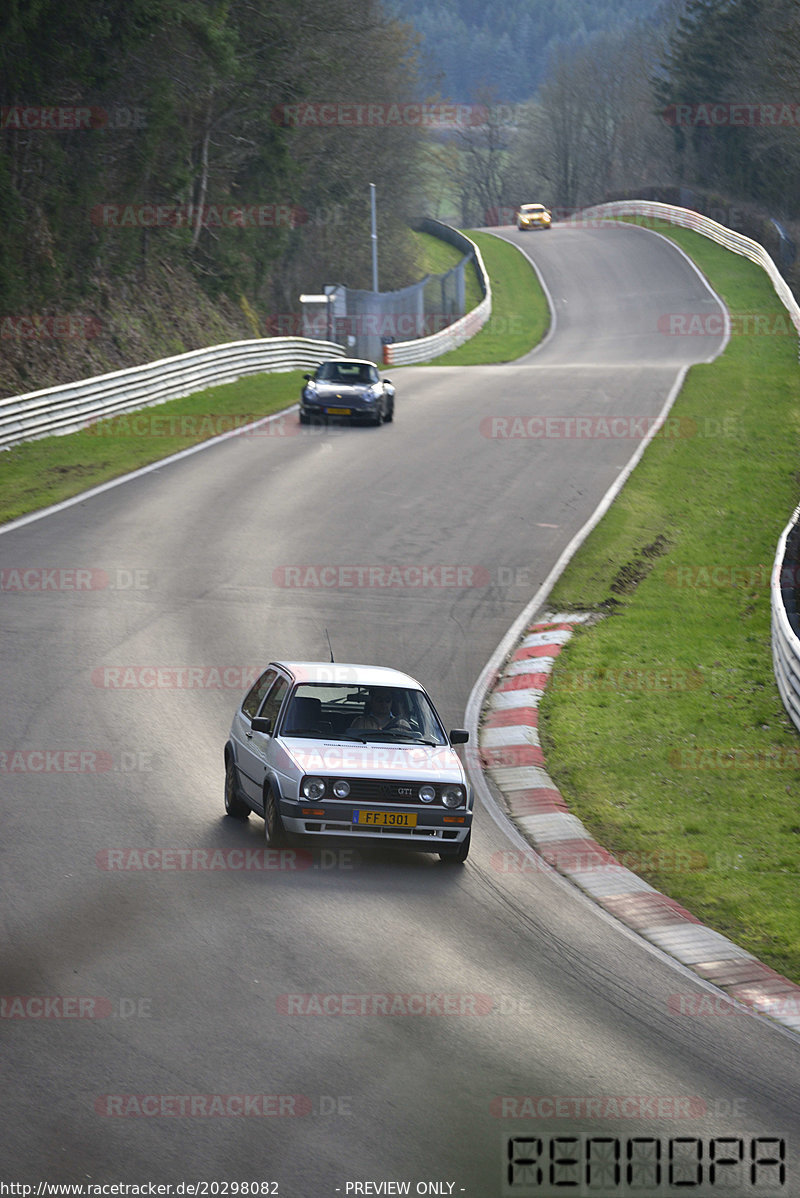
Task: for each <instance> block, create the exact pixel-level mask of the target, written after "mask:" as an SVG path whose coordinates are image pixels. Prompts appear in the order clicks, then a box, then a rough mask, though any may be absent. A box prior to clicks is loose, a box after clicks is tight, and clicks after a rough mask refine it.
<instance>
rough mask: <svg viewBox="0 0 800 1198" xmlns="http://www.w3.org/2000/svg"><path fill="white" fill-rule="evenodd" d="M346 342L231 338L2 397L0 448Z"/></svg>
mask: <svg viewBox="0 0 800 1198" xmlns="http://www.w3.org/2000/svg"><path fill="white" fill-rule="evenodd" d="M344 354H345V350H344V348H343V346H341V345H337V344H336V343H335V342H332V341H312V340H309V339H308V338H305V337H270V338H268V339H263V340H262V339H260V340H253V341H230V342H228V343H227V344H225V345H215V346H211V347H209V348H208V349H196V350H192V351H191V352H189V353H187V354H178V355H177V356H176V357H174V358H162V359H160V361H158V362H148V363H147V364H146V365H144V366H131V367H127V368H126V369H125V370H116V371H114V372H113V373H112V374H102V375H98V376H96V377H95V378H91V379H84V380H83V381H81V382H77V383H63V384H61V385H60V386H58V387H48V388H47V389H46V390H43V391H31V392H29V393H28V394H27V395H17V396H12V397H10V398H8V399H0V448H8V447H9V446H11V445H17V444H19V443H20V442H21V441H33V440H36V439H37V438H39V437H47V436H51V435H53V434H57V433H72V432H76V431H77V430H78V429H81V428H85V427H86V426H87V425H89V424H93V423H94V422H95V421H97V420H100V419H102V418H103V417H108V416H114V415H119V414H120V413H123V412H134V411H136V410H137V409H139V408H143V407H146V406H147V405H149V404H157V403H164V402H165V401H166V400H168V399H179V398H181V397H182V396H184V395H191V394H192V392H194V391H202V390H205V388H206V387H215V386H219V385H220V384H221V383H232V382H235V381H236V379H239V378H243V377H244V376H245V375H248V374H260V373H262V372H264V371H273V370H302V369H303V368H304V367H310V368H313V367H315V366H317V365H318V364H319V363H320V362H322V361H324V360H325V358H341V357H343V356H344Z"/></svg>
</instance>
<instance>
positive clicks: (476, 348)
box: [428, 230, 550, 366]
mask: <svg viewBox="0 0 800 1198" xmlns="http://www.w3.org/2000/svg"><path fill="white" fill-rule="evenodd" d="M467 236H468V237H469V238H470V239H471V240H472V241H474V242H475V244H476V245H477V246H478V249H479V250H480V251H481V256H482V257H483V263H484V266H485V267H486V270H487V272H488V274H489V278H490V280H491V284H492V315H491V319H490V320H488V321H487V323H486V324H485V325H484V327H483V328H482V329H481V331H480V333H477V334H476V335H475V336H474V337H472V338H470V340H469V341H465V342H464V344H463V345H460V346H459V347H458V349H454V350H451V351H450V352H449V353H447V354H442V356H441V357H440V358H434V359H432V361H431V362H430V363H428V365H430V366H485V365H489V364H491V363H493V362H513V361H514V360H515V359H516V358H521V357H522V355H523V354H527V353H529V352H530V350H532V349H533V348H534V346H535V345H538V344H539V342H540V341H541V340H542V338H543V337H544V335H545V333H546V332H547V330H548V328H549V327H550V309H549V308H548V306H547V300H546V298H545V295H544V292H543V291H542V288H541V286H540V284H539V280H538V278H537V277H536V272H535V271H534V270H533V268H532V267H531V264H530V262H528V261H527V259H526V258H525V257H524V256H523V255H522V254H521V253H520V252H519V250H518V249H517V248H516V247H515V246H513V245H511V243H510V242H508V241H502V240H501V239H500V238H499V237H495V236H493V235H492V234H491V233H475V232H474V231H472V230H468V231H467ZM473 306H476V305H473Z"/></svg>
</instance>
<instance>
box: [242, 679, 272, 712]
mask: <svg viewBox="0 0 800 1198" xmlns="http://www.w3.org/2000/svg"><path fill="white" fill-rule="evenodd" d="M277 676H278V672H277V670H265V671H264V673H263V674H262V675H261V677H260V678H259V680H258V682H257V683H256V684H255V686H253V687H252V688H251V690H250V691H249V692H248V693H247V695H246V696H245V700H244V702H243V703H242V711H243V712H244V714H245V715H246V716H247V718H248V719H250V720H252V718H253V716H254V715H255V714H256V712H257V711H258V709H259V707H260V706H261V704H262V702H263V700H264V695H266V693H267V691H268V690H269V688H270V687H271V686H272V684H273V682H274V681H275V679H276V678H277Z"/></svg>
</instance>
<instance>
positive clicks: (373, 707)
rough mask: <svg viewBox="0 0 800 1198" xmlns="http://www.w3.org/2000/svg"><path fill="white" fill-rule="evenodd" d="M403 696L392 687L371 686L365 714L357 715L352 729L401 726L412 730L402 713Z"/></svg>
mask: <svg viewBox="0 0 800 1198" xmlns="http://www.w3.org/2000/svg"><path fill="white" fill-rule="evenodd" d="M401 705H402V698H401V696H400V695H399V694H397V695H396V694H395V691H394V690H392V688H391V687H386V686H373V687H370V689H369V691H368V695H367V704H366V707H365V708H364V714H363V715H359V716H356V718H355V719H354V720H353V722H352V724H351V725H350V729H353V730H356V731H357V730H358V729H364V728H366V729H380V730H381V731H388V730H390V729H392V728H401V729H403V730H404V731H406V732H409V731H410V730H411V724H410V723H409V722H408V720H407V719H405V717H404V715H403V714H402V713H401Z"/></svg>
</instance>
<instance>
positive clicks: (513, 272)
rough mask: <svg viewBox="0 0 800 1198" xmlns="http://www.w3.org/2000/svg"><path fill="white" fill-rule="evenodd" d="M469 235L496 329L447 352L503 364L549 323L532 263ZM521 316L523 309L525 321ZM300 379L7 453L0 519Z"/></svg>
mask: <svg viewBox="0 0 800 1198" xmlns="http://www.w3.org/2000/svg"><path fill="white" fill-rule="evenodd" d="M415 236H416V237H417V239H418V243H419V251H420V268H421V271H422V273H423V274H424V273H431V274H435V273H440V272H442V271H445V270H449V269H450V267H451V266H453V265H454V264H455V263H456V262H458V261H459V260H460V258H461V257H462V255H460V254H459V252H458V250H456V249H455V248H454V247H453V246H450V245H449V244H447V243H446V242H443V241H441V240H439V239H438V238H436V237H430V236H428V235H426V234H416V235H415ZM470 236H472V237H474V238H475V240H479V241H480V243H481V252H482V253H483V254H484V261H485V263H486V269H487V270H488V271H489V274H490V277H491V279H492V287H493V289H495V312H496V323H495V325H494V329H492V328H491V327H490V328H488V329H487V330H484V331H483V332H481V333H480V334H478V336H477V337H475V338H474V340H473V342H469V343H468V344H467V345H464V346H462V347H461V349H459V350H456V351H455V353H454V354H448V355H447V360H448V361H452V360H455V359H456V358H457V357H459V356H460V357H461V358H462V359H465V358H466V357H467V356H469V355H470V354H471V355H472V356H471V357H470V361H473V362H493V361H507V360H508V359H509V358H513V357H518V356H519V355H520V354H522V353H525V352H526V350H527V349H529V348H531V346H532V345H533V344H535V342H536V341H537V340H539V338H540V337H541V336H542V335H543V333H544V331H545V329H546V328H547V308H546V304H545V303H544V296H543V295H542V293H541V289H540V288H539V285H538V282H537V280H536V276H535V275H534V273H533V271H532V270H531V268H530V266H529V265H528V263H527V262H525V259H524V258H523V257H522V255H521V254H519V253H518V252H517V251H516V250H515V249H513V247H512V246H509V245H507V244H506V243H505V242H502V241H499V240H498V239H497V238H496V237H491V236H488V235H482V234H470ZM484 243H485V244H484ZM467 297H468V306H472V307H475V306H477V304H478V303H479V302H480V299H481V295H480V291H479V289H478V284H477V280H476V279H475V277H474V273H473V272H468V292H467ZM537 305H538V306H537ZM531 311H535V313H536V317H535V319H534V318H533V317H531V318H529V317H528V316H527V313H528V312H531ZM522 312H524V313H526V316H525V319H524V320H523V319H522V317H521V316H520V313H522ZM477 343H480V346H478V345H477ZM493 355H494V356H493ZM439 360H440V361H444V360H445V359H439ZM396 370H397V368H396V367H395V368H394V370H393V371H392V374H394V373H395V372H396ZM302 376H303V372H302V371H299V370H298V371H290V372H287V373H280V374H260V375H253V376H252V377H251V378H247V379H241V380H239V382H236V383H227V384H225V385H224V386H221V387H211V388H209V389H208V390H206V391H200V392H196V393H195V394H194V395H190V396H187V397H186V398H184V399H175V400H170V401H169V402H168V403H164V404H158V405H156V406H154V407H150V408H146V409H141V410H140V411H139V412H138V413H130V414H129V415H127V416H120V417H117V418H115V419H114V420H109V421H100V422H99V423H98V424H97V425H96V426H94V427H93V428H92V429H87V430H85V431H82V432H78V433H70V434H68V435H66V436H63V437H44V438H42V440H40V441H31V442H27V443H25V444H23V445H18V446H16V447H14V448H13V449H10V450H7V451H5V452H4V453H3V454H2V455H1V456H0V463H2V470H0V523H4V522H7V521H8V520H13V519H15V518H16V517H18V516H22V515H25V514H26V513H27V512H32V511H35V510H37V509H38V508H42V507H46V506H48V505H49V504H52V503H59V502H60V501H62V500H64V499H69V498H70V497H71V496H73V495H77V494H79V493H80V492H81V491H85V490H88V489H89V488H90V487H94V486H97V485H98V484H100V483H104V482H107V481H108V480H109V479H112V478H117V477H119V476H120V475H122V474H127V473H128V472H129V471H131V470H137V469H139V468H140V467H141V466H146V465H149V464H150V463H151V462H157V461H159V460H160V459H161V458H165V457H167V456H168V455H169V454H172V453H177V452H178V451H179V450H181V449H187V448H189V447H190V446H191V445H194V444H197V443H198V442H200V441H204V440H207V439H208V438H209V437H212V436H216V435H217V434H219V433H221V432H224V431H226V430H227V429H229V428H233V427H238V426H241V425H243V424H246V423H247V422H249V421H252V420H256V419H258V418H259V417H262V416H268V415H270V414H272V413H274V412H279V411H281V410H282V409H284V408H286V407H288V406H289V405H290V404H293V403H295V402H296V401H297V399H298V397H299V394H300V385H301V382H302ZM295 424H296V417H287V424H286V431H287V432H288V431H289V429H290V428H291V430H292V432H293V431H294V426H295ZM275 431H276V432H280V429H276V430H275Z"/></svg>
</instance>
